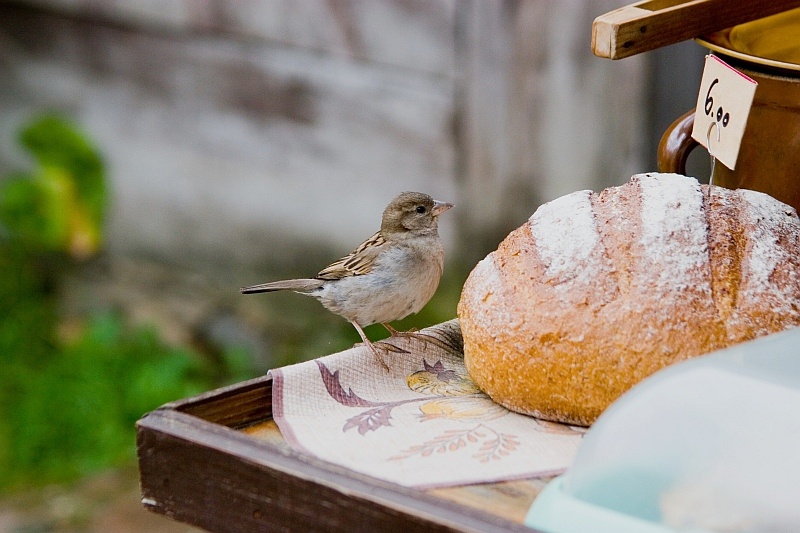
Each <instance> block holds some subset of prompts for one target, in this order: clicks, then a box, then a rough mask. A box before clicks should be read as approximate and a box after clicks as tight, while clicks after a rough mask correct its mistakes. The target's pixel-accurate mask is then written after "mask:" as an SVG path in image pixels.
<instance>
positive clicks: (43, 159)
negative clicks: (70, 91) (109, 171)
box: [0, 115, 106, 258]
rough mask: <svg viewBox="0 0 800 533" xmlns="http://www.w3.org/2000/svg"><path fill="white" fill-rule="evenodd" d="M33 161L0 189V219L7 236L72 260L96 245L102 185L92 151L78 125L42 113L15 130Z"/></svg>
mask: <svg viewBox="0 0 800 533" xmlns="http://www.w3.org/2000/svg"><path fill="white" fill-rule="evenodd" d="M19 141H20V144H21V145H22V146H23V147H24V148H25V149H26V151H27V152H28V153H29V154H30V156H31V158H32V159H33V161H34V162H35V163H36V168H35V169H34V170H33V171H32V172H29V173H26V172H19V173H16V174H14V175H12V176H9V177H8V178H6V179H5V180H4V181H3V184H2V187H0V221H2V223H3V224H4V225H5V228H6V230H7V232H8V233H9V235H10V236H11V237H12V238H17V239H20V240H22V241H24V242H26V243H27V244H28V245H29V246H35V247H37V248H39V249H42V250H48V251H59V252H67V253H69V254H70V255H72V256H73V257H75V258H85V257H88V256H91V255H93V254H95V253H97V251H98V250H99V248H100V243H101V234H102V224H103V216H104V212H105V206H106V187H105V177H104V172H103V164H102V161H101V159H100V156H99V154H98V153H97V150H96V149H95V148H94V147H92V145H91V144H90V142H89V141H88V140H87V139H86V138H85V137H84V136H83V135H82V134H81V133H79V132H78V130H77V128H75V127H74V126H73V125H71V124H70V123H68V122H67V121H65V120H64V119H62V118H59V117H57V116H55V115H45V116H42V117H41V118H38V119H36V120H34V121H33V122H31V123H30V124H29V125H27V126H26V127H25V128H23V129H22V131H21V132H20V134H19Z"/></svg>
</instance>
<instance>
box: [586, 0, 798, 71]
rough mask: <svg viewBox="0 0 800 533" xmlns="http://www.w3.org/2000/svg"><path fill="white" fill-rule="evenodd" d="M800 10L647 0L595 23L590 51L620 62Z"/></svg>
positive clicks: (771, 3)
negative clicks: (623, 59)
mask: <svg viewBox="0 0 800 533" xmlns="http://www.w3.org/2000/svg"><path fill="white" fill-rule="evenodd" d="M798 6H800V1H799V0H759V1H758V2H731V1H730V0H691V1H685V0H646V1H643V2H637V3H635V4H631V5H628V6H625V7H621V8H619V9H615V10H614V11H611V12H609V13H606V14H604V15H601V16H599V17H597V18H596V19H595V21H594V23H593V24H592V51H593V52H594V53H595V55H597V56H599V57H606V58H610V59H622V58H623V57H629V56H632V55H635V54H640V53H642V52H647V51H649V50H655V49H656V48H661V47H662V46H668V45H670V44H675V43H679V42H681V41H685V40H687V39H693V38H695V37H700V36H702V35H706V34H708V33H712V32H715V31H719V30H723V29H725V28H729V27H731V26H736V25H737V24H743V23H745V22H749V21H751V20H755V19H759V18H762V17H767V16H769V15H774V14H776V13H781V12H783V11H786V10H789V9H792V8H795V7H798Z"/></svg>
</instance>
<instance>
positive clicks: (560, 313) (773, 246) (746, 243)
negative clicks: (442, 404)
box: [458, 173, 800, 425]
mask: <svg viewBox="0 0 800 533" xmlns="http://www.w3.org/2000/svg"><path fill="white" fill-rule="evenodd" d="M458 316H459V320H460V324H461V330H462V332H463V336H464V356H465V363H466V367H467V370H468V372H469V374H470V376H471V377H472V379H473V380H474V381H475V383H476V384H477V385H478V386H479V387H480V388H481V389H482V390H483V391H485V392H486V393H487V394H488V395H489V396H491V397H492V398H493V399H494V400H495V401H497V402H498V403H500V404H502V405H504V406H505V407H507V408H509V409H511V410H513V411H517V412H520V413H525V414H530V415H533V416H536V417H539V418H543V419H546V420H553V421H559V422H567V423H570V424H578V425H589V424H591V423H592V422H593V421H594V420H595V419H596V418H597V416H599V415H600V413H601V412H602V411H603V410H604V409H605V408H606V407H607V406H608V405H609V404H610V403H611V402H612V401H614V400H615V399H616V398H617V397H618V396H620V395H621V394H622V393H623V392H625V391H626V390H627V389H629V388H630V387H631V386H633V385H635V384H636V383H637V382H639V381H640V380H642V379H643V378H645V377H646V376H648V375H650V374H652V373H653V372H656V371H657V370H659V369H661V368H663V367H665V366H667V365H669V364H672V363H675V362H678V361H682V360H684V359H687V358H690V357H693V356H697V355H701V354H704V353H707V352H710V351H713V350H717V349H719V348H724V347H726V346H730V345H732V344H735V343H738V342H742V341H746V340H749V339H753V338H756V337H759V336H761V335H766V334H768V333H773V332H777V331H781V330H784V329H786V328H789V327H792V326H796V325H798V324H800V220H798V217H797V213H796V212H795V210H794V209H793V208H792V207H789V206H788V205H785V204H783V203H781V202H779V201H777V200H775V199H773V198H772V197H770V196H767V195H765V194H762V193H758V192H753V191H748V190H735V191H734V190H728V189H723V188H721V187H711V188H710V189H709V187H708V186H706V185H702V186H701V185H699V184H698V182H697V181H696V180H695V179H693V178H687V177H685V176H680V175H677V174H656V173H652V174H639V175H636V176H633V177H632V178H631V180H630V181H629V182H628V183H626V184H625V185H622V186H620V187H612V188H609V189H606V190H604V191H602V192H601V193H599V194H594V193H592V192H591V191H579V192H576V193H573V194H569V195H566V196H563V197H561V198H558V199H557V200H554V201H552V202H549V203H547V204H544V205H542V206H541V207H539V209H537V210H536V212H535V213H534V214H533V216H531V217H530V219H529V220H528V221H527V222H526V223H525V224H524V225H523V226H521V227H520V228H518V229H516V230H514V231H513V232H511V234H509V235H508V237H507V238H506V239H505V240H504V241H503V242H502V243H501V244H500V246H499V247H498V249H497V250H496V251H494V252H492V253H491V254H489V255H488V256H487V257H486V258H485V259H484V260H482V261H481V262H480V263H479V264H478V265H477V266H476V267H475V269H474V270H473V271H472V273H471V274H470V276H469V278H468V279H467V281H466V283H465V285H464V288H463V291H462V294H461V300H460V302H459V304H458ZM653 416H658V414H657V413H653Z"/></svg>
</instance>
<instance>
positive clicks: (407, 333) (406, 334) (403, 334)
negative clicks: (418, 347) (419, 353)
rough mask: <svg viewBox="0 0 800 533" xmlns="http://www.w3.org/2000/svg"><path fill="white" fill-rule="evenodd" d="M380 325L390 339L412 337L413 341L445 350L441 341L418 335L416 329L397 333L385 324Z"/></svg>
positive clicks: (422, 334) (425, 335) (423, 334)
mask: <svg viewBox="0 0 800 533" xmlns="http://www.w3.org/2000/svg"><path fill="white" fill-rule="evenodd" d="M381 325H382V326H383V327H385V328H386V329H387V330H388V331H389V335H391V336H392V337H412V338H414V339H417V340H421V341H422V342H427V343H430V344H435V345H436V346H439V347H440V348H445V349H447V348H446V347H445V346H446V345H444V344H443V343H442V341H441V340H439V339H436V338H434V337H431V336H430V335H427V334H425V333H420V332H419V331H417V330H416V328H415V329H410V330H408V331H397V330H396V329H394V328H393V327H392V326H390V325H389V324H387V323H385V322H381ZM390 338H391V337H390ZM404 351H405V350H404Z"/></svg>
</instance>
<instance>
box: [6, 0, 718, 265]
mask: <svg viewBox="0 0 800 533" xmlns="http://www.w3.org/2000/svg"><path fill="white" fill-rule="evenodd" d="M619 4H620V3H619V2H618V1H609V0H603V1H594V0H570V1H564V2H548V1H544V0H541V1H536V0H519V1H482V0H342V1H338V0H164V1H155V0H152V1H136V2H128V1H124V0H27V1H24V2H5V3H0V174H2V173H5V172H4V171H7V170H10V169H12V168H18V167H20V166H24V165H25V164H26V162H25V160H24V158H23V157H22V156H21V155H20V154H18V153H16V152H15V151H14V144H13V135H14V133H15V131H16V129H17V128H18V127H19V125H20V124H21V123H22V122H23V121H24V120H25V118H26V117H28V116H30V115H31V114H32V113H35V112H38V111H41V110H45V109H56V110H60V111H62V112H64V113H65V114H67V115H68V116H70V117H72V118H74V119H75V120H76V121H77V122H78V123H79V124H80V125H81V126H82V127H83V128H84V129H85V131H86V132H87V133H88V134H89V136H90V137H92V138H93V139H95V140H96V142H97V143H98V144H99V146H100V148H101V150H102V152H103V154H104V155H105V157H106V160H107V163H108V166H109V171H110V179H111V185H112V191H113V208H112V209H111V211H110V219H109V237H110V238H109V241H108V244H109V253H110V254H111V255H112V256H117V257H119V256H140V257H141V256H144V257H149V258H153V259H157V260H161V261H167V262H170V263H173V264H177V265H184V266H188V267H190V268H198V265H202V266H203V267H207V266H213V267H216V268H219V269H221V270H224V271H228V270H229V269H231V268H234V269H255V270H259V271H270V270H282V271H295V270H300V269H302V267H304V266H305V265H306V263H307V262H308V261H311V260H317V261H318V263H319V264H327V263H326V261H329V260H332V259H335V258H336V257H339V256H341V255H342V254H344V253H346V252H347V251H349V250H351V249H352V248H353V247H354V246H355V245H356V244H358V243H359V242H360V240H361V239H363V238H364V237H365V236H367V235H369V234H371V233H372V232H373V231H374V230H375V229H377V224H378V221H379V218H380V213H381V211H382V209H383V207H384V205H385V204H386V203H387V202H388V200H389V199H390V198H391V197H393V196H394V195H395V194H396V193H397V192H399V191H402V190H423V191H427V192H430V193H431V194H432V195H434V196H435V197H437V198H441V199H444V200H448V201H451V202H454V203H456V204H457V206H458V208H457V209H456V210H453V211H452V212H451V214H448V216H447V217H446V218H445V219H443V230H442V231H443V234H444V235H445V237H446V239H447V241H448V251H449V252H450V257H451V258H452V257H459V258H461V259H463V261H464V262H466V263H467V264H474V262H475V261H476V260H478V259H479V258H481V257H483V256H484V255H485V254H486V253H487V252H488V251H490V250H492V249H494V247H496V245H497V242H498V241H499V240H500V239H501V238H502V237H503V236H504V235H505V234H506V233H507V232H508V231H509V230H510V229H512V228H514V227H516V226H518V225H519V224H520V223H521V222H522V221H524V220H525V218H527V216H529V215H530V214H531V213H532V212H533V211H534V210H535V208H536V207H537V205H539V203H541V202H543V201H547V200H551V199H553V198H555V197H558V196H560V195H563V194H566V193H569V192H572V191H574V190H577V189H583V188H592V189H600V188H603V187H605V186H609V185H614V184H619V183H622V182H624V181H625V180H627V178H628V177H629V176H630V175H631V174H633V173H635V172H640V171H649V170H653V169H654V165H655V163H654V159H653V155H652V154H653V153H654V146H653V143H654V142H656V141H657V138H658V136H659V135H660V132H661V130H663V127H664V125H665V124H663V123H664V121H665V120H667V119H669V120H671V119H672V118H675V117H677V116H678V115H679V114H681V113H682V112H683V111H684V110H685V109H688V107H691V106H692V105H693V99H694V98H695V95H696V85H697V82H696V81H695V78H696V79H699V71H700V69H701V67H700V66H699V65H700V64H699V63H697V59H696V58H697V57H702V51H701V49H700V47H699V46H697V45H694V44H693V43H687V44H689V47H688V48H687V47H684V48H681V49H680V50H679V51H678V52H679V53H677V54H675V53H672V54H671V55H666V56H664V57H657V54H647V55H645V56H640V57H634V58H629V59H626V60H623V61H618V62H612V61H610V60H605V59H600V58H596V57H594V56H593V55H592V53H591V50H590V36H591V22H592V20H593V19H594V18H595V17H596V16H597V15H599V14H602V13H604V12H606V11H609V10H611V9H613V8H615V7H618V6H619ZM659 59H661V60H660V61H659ZM687 62H688V63H687ZM674 65H679V66H678V69H679V70H678V72H679V75H678V76H671V75H669V70H668V69H669V68H670V66H674ZM687 65H688V66H689V67H693V68H687ZM665 72H666V74H667V75H666V76H664V73H665ZM689 72H691V74H689ZM659 74H661V75H662V77H661V79H659ZM654 80H657V81H658V83H657V85H655V84H654V83H653V81H654ZM684 80H685V83H683V84H681V82H682V81H684ZM676 84H677V85H678V89H677V93H678V94H683V95H684V96H685V95H687V94H688V101H687V100H686V99H685V98H683V99H682V100H681V99H679V101H678V102H677V103H675V102H667V104H669V105H667V106H665V105H664V103H665V102H663V101H659V98H662V99H663V97H664V96H666V97H670V95H674V94H675V93H676V89H675V87H674V86H675V85H676ZM654 108H656V109H655V110H654ZM659 120H660V121H661V123H658V121H659ZM669 120H667V122H666V123H668V122H669ZM654 140H655V141H654ZM316 268H317V267H316V266H314V269H316ZM312 270H313V269H312ZM313 271H316V270H313Z"/></svg>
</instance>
